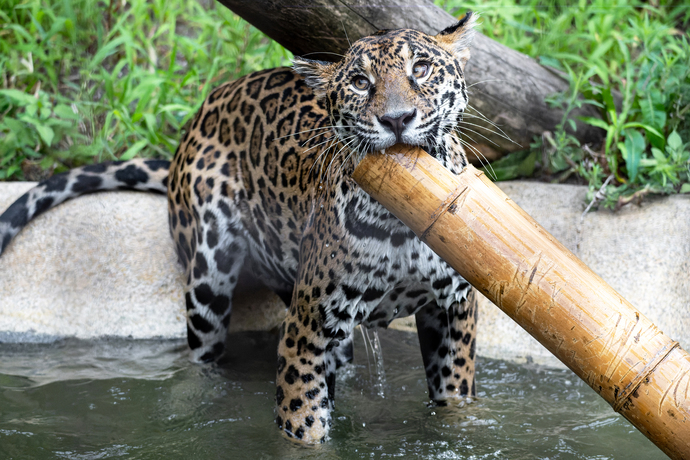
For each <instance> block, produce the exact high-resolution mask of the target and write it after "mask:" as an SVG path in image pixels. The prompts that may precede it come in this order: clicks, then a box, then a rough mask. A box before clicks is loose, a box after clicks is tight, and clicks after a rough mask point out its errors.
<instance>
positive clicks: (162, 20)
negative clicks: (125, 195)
mask: <svg viewBox="0 0 690 460" xmlns="http://www.w3.org/2000/svg"><path fill="white" fill-rule="evenodd" d="M94 18H97V19H96V20H94ZM289 57H290V55H289V53H288V52H287V51H285V50H284V49H283V48H282V47H280V46H279V45H277V44H276V43H274V42H272V41H271V40H269V39H267V38H266V37H265V36H264V35H263V34H261V33H260V32H259V31H258V30H256V29H254V28H253V27H251V26H250V25H249V24H247V23H246V22H244V21H243V20H242V19H240V18H239V17H237V16H236V15H234V14H233V13H232V12H230V11H229V10H227V9H226V8H224V7H222V6H220V7H218V8H217V9H216V4H215V2H210V3H209V4H208V5H206V6H203V5H202V3H201V2H198V1H197V0H173V1H164V0H151V1H148V2H120V1H115V0H111V1H110V2H109V4H105V5H104V4H103V3H101V2H98V1H97V0H74V1H60V0H52V1H47V2H46V1H40V0H0V179H24V178H27V174H29V173H30V172H31V171H32V166H34V165H37V166H39V168H40V169H42V170H46V173H43V174H49V173H50V171H52V170H55V171H60V170H64V169H67V168H70V167H74V166H77V165H80V164H84V163H89V162H94V161H103V160H108V159H115V158H119V159H128V158H132V157H133V156H135V155H144V156H156V157H170V156H171V155H172V153H173V152H174V149H175V147H176V144H177V139H178V138H179V131H180V129H181V128H182V126H184V124H185V122H186V121H187V120H188V119H189V118H190V117H191V116H192V115H193V114H194V113H195V112H196V110H197V108H198V106H199V104H200V103H201V101H203V99H204V98H205V96H206V95H207V94H208V92H209V91H210V90H211V89H212V88H213V87H214V86H217V85H219V84H220V83H222V82H224V81H228V80H232V79H234V78H237V77H238V76H240V75H242V74H244V73H248V72H250V71H253V70H257V69H260V68H264V67H275V66H279V65H282V64H286V63H287V62H288V60H289ZM30 178H34V177H30ZM39 178H40V177H39Z"/></svg>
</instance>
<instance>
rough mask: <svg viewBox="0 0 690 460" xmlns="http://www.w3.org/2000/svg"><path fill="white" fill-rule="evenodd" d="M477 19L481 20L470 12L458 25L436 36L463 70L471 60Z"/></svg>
mask: <svg viewBox="0 0 690 460" xmlns="http://www.w3.org/2000/svg"><path fill="white" fill-rule="evenodd" d="M477 19H479V15H478V14H476V13H473V12H472V11H468V12H467V13H466V14H465V17H463V18H462V19H460V21H459V22H458V23H456V24H454V25H452V26H450V27H448V28H447V29H444V30H442V31H441V32H439V33H438V35H436V40H438V42H439V43H440V44H441V45H442V46H444V47H446V49H448V51H450V52H451V53H453V54H454V55H455V57H456V58H457V59H458V61H460V65H461V66H462V68H463V69H464V68H465V64H467V61H468V60H469V59H470V44H471V43H472V39H473V38H474V34H475V30H474V27H475V25H476V24H477Z"/></svg>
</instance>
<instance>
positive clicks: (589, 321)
mask: <svg viewBox="0 0 690 460" xmlns="http://www.w3.org/2000/svg"><path fill="white" fill-rule="evenodd" d="M353 178H354V179H355V181H356V182H357V183H358V184H359V185H360V186H361V187H362V188H363V189H364V190H365V191H366V192H367V193H369V194H370V195H371V196H372V197H374V198H375V199H376V200H378V201H379V202H380V203H381V204H382V205H383V206H385V207H386V208H387V209H388V210H389V211H391V212H392V213H393V214H394V215H396V216H397V217H398V218H399V219H400V220H402V221H403V222H404V223H405V224H406V225H407V226H408V227H410V229H412V230H413V231H414V232H415V233H416V234H417V236H418V237H419V238H420V239H421V240H422V241H424V242H425V243H426V244H428V245H429V246H430V247H431V248H432V249H433V250H434V251H435V252H436V253H437V254H438V255H440V256H441V257H442V258H443V259H445V260H446V261H447V262H448V263H449V264H450V265H451V266H452V267H453V268H455V269H456V270H457V271H458V272H459V273H460V274H461V275H462V276H463V277H465V278H466V279H467V280H468V281H469V282H470V283H471V284H472V285H473V286H474V287H475V288H477V289H478V290H479V291H480V292H482V293H483V294H484V295H485V296H486V297H488V298H489V299H490V300H491V301H492V302H494V303H495V304H496V305H497V306H498V307H499V308H501V310H503V311H504V312H505V313H506V314H507V315H508V316H510V317H511V318H512V319H513V320H515V321H516V322H517V323H519V324H520V326H522V327H523V328H524V329H525V330H526V331H527V332H529V333H530V334H531V335H532V336H533V337H535V338H536V339H537V340H538V341H539V342H540V343H541V344H542V345H544V346H545V347H546V348H547V349H548V350H549V351H550V352H551V353H553V354H554V355H555V356H556V357H557V358H558V359H560V360H561V361H562V362H563V363H564V364H565V365H567V366H568V367H569V368H570V369H571V370H572V371H573V372H575V374H577V375H578V376H579V377H580V378H581V379H583V380H584V381H585V382H587V384H589V386H590V387H592V389H594V391H596V392H597V393H598V394H599V395H600V396H601V397H602V398H604V399H605V400H606V401H607V402H608V403H609V404H611V406H612V407H613V409H614V410H615V411H616V412H619V413H620V414H622V415H623V416H624V417H625V418H626V419H628V420H629V421H630V422H631V423H632V424H633V425H634V426H635V427H637V429H639V430H640V431H641V432H642V433H644V434H645V435H646V436H647V437H648V438H649V439H650V440H651V441H652V442H654V443H655V444H656V445H657V446H658V447H659V448H660V449H661V450H663V451H664V452H665V453H666V454H667V455H668V456H670V457H671V458H673V459H689V458H690V397H689V395H690V390H689V388H690V355H688V353H687V352H685V351H684V350H683V349H682V348H681V347H680V346H679V345H678V342H675V341H673V340H671V339H670V338H669V337H667V336H666V335H664V334H663V333H662V332H661V331H660V330H658V329H657V327H656V326H655V325H654V324H653V323H652V322H651V321H650V320H649V319H647V318H646V317H645V316H644V315H642V314H641V313H640V312H639V311H638V310H636V309H635V307H633V306H632V305H631V304H630V303H629V302H628V301H626V300H625V299H623V298H622V297H621V296H620V295H619V294H618V293H617V292H616V291H615V290H614V289H613V288H611V287H610V286H609V285H608V284H606V282H604V281H603V280H602V279H601V278H599V276H597V275H596V274H595V273H594V272H592V271H591V270H590V269H589V268H588V267H587V266H585V265H584V263H582V261H580V260H579V259H578V258H577V257H576V256H575V255H573V254H572V253H571V252H570V251H569V250H568V249H566V248H565V247H564V246H563V245H562V244H560V243H559V242H558V241H556V240H555V239H554V238H553V237H552V236H551V235H550V234H549V233H548V232H547V231H546V230H544V229H543V228H542V227H541V226H540V225H539V224H538V223H537V222H536V221H534V220H533V219H532V218H531V217H530V216H529V215H527V214H526V213H525V212H524V211H523V210H522V209H520V208H519V207H518V206H517V205H516V204H515V203H514V202H513V201H511V200H510V198H508V197H507V196H506V195H505V194H504V193H503V192H502V191H501V190H500V189H499V188H498V187H496V186H495V185H494V184H493V183H492V182H491V181H490V180H489V179H488V178H487V177H486V176H484V174H483V173H481V172H479V171H477V170H476V169H475V168H474V167H472V166H468V167H467V168H466V169H465V170H464V171H463V172H462V173H461V174H460V175H458V176H455V175H453V174H452V173H450V172H449V171H447V170H446V169H444V168H443V167H442V166H441V165H440V164H439V163H438V162H437V161H436V160H434V159H433V158H432V157H431V156H429V155H428V154H426V153H425V152H424V151H423V150H421V149H419V148H412V147H406V146H394V147H393V148H391V149H388V150H387V151H386V152H385V153H373V154H369V155H367V156H366V157H365V158H364V159H363V160H362V161H361V162H360V164H359V165H358V166H357V169H356V170H355V172H354V174H353ZM412 191H413V192H412Z"/></svg>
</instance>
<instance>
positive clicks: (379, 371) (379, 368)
mask: <svg viewBox="0 0 690 460" xmlns="http://www.w3.org/2000/svg"><path fill="white" fill-rule="evenodd" d="M373 332H374V343H373V346H372V348H373V351H374V364H375V366H376V383H375V385H374V386H375V388H376V392H377V394H378V395H379V396H380V397H382V398H385V397H386V395H385V393H384V391H383V387H384V386H385V384H386V371H385V369H384V368H383V350H382V349H381V339H379V330H378V329H374V331H373Z"/></svg>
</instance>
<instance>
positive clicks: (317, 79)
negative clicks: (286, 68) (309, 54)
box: [292, 56, 336, 99]
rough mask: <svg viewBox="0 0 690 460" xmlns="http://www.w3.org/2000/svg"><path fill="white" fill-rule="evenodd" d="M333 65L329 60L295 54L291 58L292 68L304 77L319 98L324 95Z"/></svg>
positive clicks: (331, 74)
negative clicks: (316, 59) (307, 57)
mask: <svg viewBox="0 0 690 460" xmlns="http://www.w3.org/2000/svg"><path fill="white" fill-rule="evenodd" d="M335 66H336V64H333V63H331V62H325V61H315V60H313V59H306V58H303V57H299V56H295V57H294V58H293V60H292V68H293V69H294V70H295V72H297V73H298V74H300V75H302V76H303V77H304V79H305V81H306V83H307V85H308V86H309V87H310V88H311V89H312V91H314V95H315V96H316V97H317V98H319V99H321V98H322V97H324V96H325V95H326V90H327V89H328V83H329V82H330V81H331V77H332V76H333V72H334V70H335Z"/></svg>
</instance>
